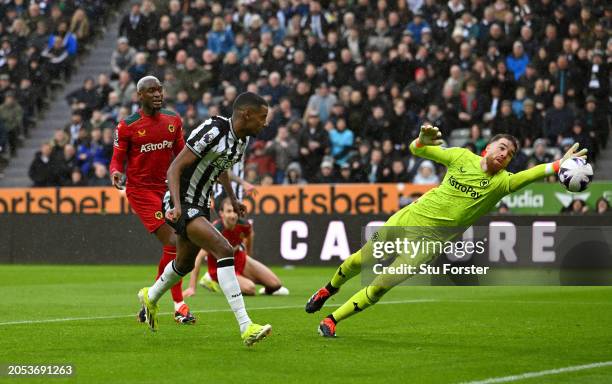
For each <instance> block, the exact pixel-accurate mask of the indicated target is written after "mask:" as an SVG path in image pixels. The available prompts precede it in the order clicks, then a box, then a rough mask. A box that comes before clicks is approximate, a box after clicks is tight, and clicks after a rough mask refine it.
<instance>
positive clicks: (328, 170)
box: [313, 156, 337, 184]
mask: <svg viewBox="0 0 612 384" xmlns="http://www.w3.org/2000/svg"><path fill="white" fill-rule="evenodd" d="M336 181H337V178H336V175H335V174H334V162H333V160H332V159H331V158H330V157H329V156H326V158H325V159H323V161H322V162H321V169H320V171H319V173H318V174H317V176H316V177H315V180H314V181H313V182H314V183H317V184H334V183H335V182H336Z"/></svg>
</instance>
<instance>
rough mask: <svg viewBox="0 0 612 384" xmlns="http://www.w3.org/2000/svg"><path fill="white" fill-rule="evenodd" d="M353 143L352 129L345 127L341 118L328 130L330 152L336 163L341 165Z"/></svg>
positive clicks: (345, 160)
mask: <svg viewBox="0 0 612 384" xmlns="http://www.w3.org/2000/svg"><path fill="white" fill-rule="evenodd" d="M354 143H355V136H354V134H353V131H351V130H350V129H348V128H347V126H346V121H345V120H344V119H343V118H341V119H339V120H338V121H337V122H336V125H335V127H334V128H332V130H331V131H329V144H330V153H331V155H332V157H333V159H334V161H335V163H336V164H338V165H339V166H342V165H344V164H345V163H346V162H347V161H348V158H349V155H350V152H351V151H352V150H353V145H354Z"/></svg>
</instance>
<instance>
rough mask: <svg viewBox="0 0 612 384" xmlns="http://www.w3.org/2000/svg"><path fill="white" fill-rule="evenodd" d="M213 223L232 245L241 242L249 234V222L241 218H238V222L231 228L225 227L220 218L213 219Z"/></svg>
mask: <svg viewBox="0 0 612 384" xmlns="http://www.w3.org/2000/svg"><path fill="white" fill-rule="evenodd" d="M213 225H214V226H215V228H217V230H218V231H219V232H221V234H222V235H223V237H225V238H226V239H227V241H229V243H230V244H231V245H232V247H235V246H237V245H238V244H242V242H243V241H244V239H246V238H247V237H249V235H250V234H251V224H250V223H249V222H248V221H246V220H243V219H238V222H237V223H236V225H235V226H234V228H232V229H228V228H225V225H223V220H221V219H217V220H215V222H214V223H213Z"/></svg>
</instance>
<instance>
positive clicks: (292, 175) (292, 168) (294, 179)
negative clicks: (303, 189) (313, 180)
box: [283, 162, 306, 185]
mask: <svg viewBox="0 0 612 384" xmlns="http://www.w3.org/2000/svg"><path fill="white" fill-rule="evenodd" d="M283 184H293V185H301V184H306V180H305V179H303V178H302V167H301V166H300V163H298V162H293V163H291V164H289V165H288V166H287V170H286V171H285V180H284V181H283Z"/></svg>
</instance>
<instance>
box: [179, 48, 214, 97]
mask: <svg viewBox="0 0 612 384" xmlns="http://www.w3.org/2000/svg"><path fill="white" fill-rule="evenodd" d="M177 78H178V80H179V83H180V86H181V88H182V89H184V90H186V91H187V94H188V95H189V100H191V101H192V102H194V101H196V100H199V99H200V97H201V95H202V93H203V92H206V91H207V90H208V88H209V87H210V85H211V81H212V78H213V75H212V73H210V72H208V71H206V70H205V69H203V68H202V67H200V66H198V63H197V62H196V60H195V58H193V57H188V58H187V60H186V61H185V68H184V69H182V70H179V71H178V74H177Z"/></svg>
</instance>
